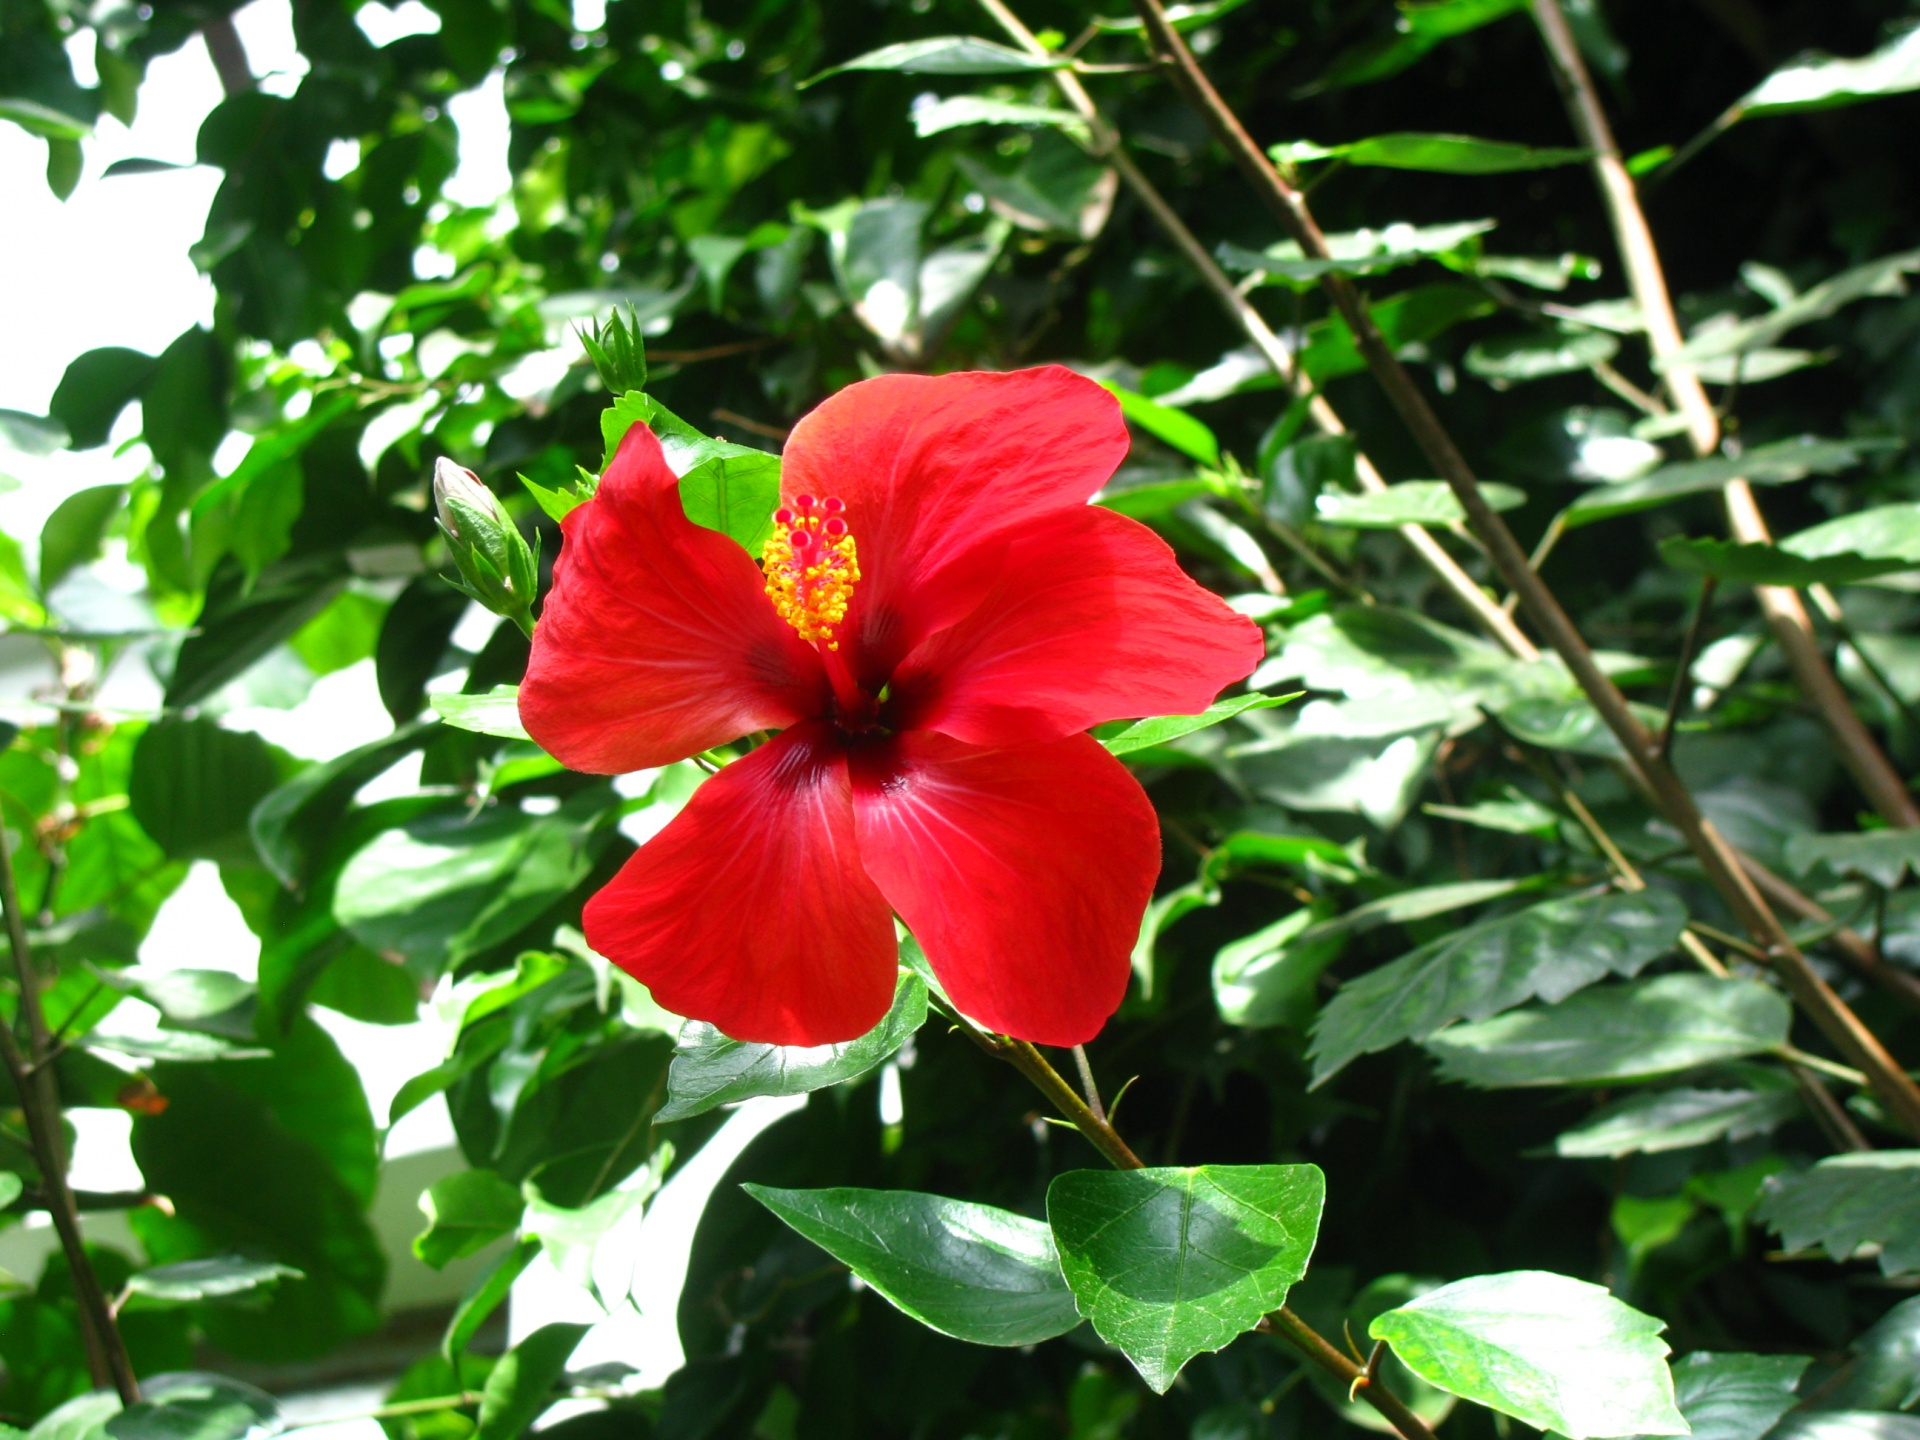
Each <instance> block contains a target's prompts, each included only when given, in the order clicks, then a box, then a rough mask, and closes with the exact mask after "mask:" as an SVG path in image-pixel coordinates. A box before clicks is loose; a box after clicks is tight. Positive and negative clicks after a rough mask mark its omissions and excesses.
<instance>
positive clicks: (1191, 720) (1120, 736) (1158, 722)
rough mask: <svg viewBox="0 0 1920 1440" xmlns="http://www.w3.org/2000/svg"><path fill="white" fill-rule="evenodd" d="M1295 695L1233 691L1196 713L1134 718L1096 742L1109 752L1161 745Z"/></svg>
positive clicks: (1285, 702)
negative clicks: (1236, 693) (1228, 696)
mask: <svg viewBox="0 0 1920 1440" xmlns="http://www.w3.org/2000/svg"><path fill="white" fill-rule="evenodd" d="M1299 698H1300V695H1299V693H1298V692H1296V693H1295V694H1292V695H1257V694H1256V695H1235V696H1232V697H1230V698H1229V699H1226V700H1216V701H1214V702H1213V704H1211V705H1209V706H1208V707H1207V708H1206V709H1205V710H1202V711H1201V712H1200V713H1199V714H1198V715H1156V716H1154V717H1153V718H1152V719H1151V720H1136V721H1134V722H1133V723H1132V724H1131V725H1128V726H1126V727H1125V728H1124V729H1122V730H1120V731H1118V732H1117V733H1115V734H1112V735H1107V736H1103V737H1102V738H1101V740H1100V743H1101V744H1102V745H1104V746H1106V747H1107V750H1108V752H1109V753H1110V754H1114V755H1129V754H1132V753H1133V752H1134V751H1135V750H1144V749H1146V748H1147V747H1148V746H1149V745H1164V744H1166V743H1167V742H1168V741H1169V740H1177V739H1179V738H1180V737H1181V736H1182V735H1191V734H1193V733H1194V732H1195V731H1198V730H1205V729H1207V728H1209V727H1210V726H1214V725H1218V724H1220V723H1221V722H1222V721H1226V720H1231V719H1233V718H1234V717H1235V716H1237V715H1244V714H1245V713H1246V712H1247V711H1249V710H1269V709H1272V708H1273V707H1274V706H1276V705H1288V704H1291V703H1292V702H1293V701H1295V700H1298V699H1299Z"/></svg>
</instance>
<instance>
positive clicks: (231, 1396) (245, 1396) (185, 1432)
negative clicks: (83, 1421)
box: [104, 1372, 280, 1440]
mask: <svg viewBox="0 0 1920 1440" xmlns="http://www.w3.org/2000/svg"><path fill="white" fill-rule="evenodd" d="M140 1391H141V1396H142V1398H141V1400H140V1403H139V1404H137V1405H129V1406H128V1407H127V1408H126V1409H124V1410H122V1411H121V1412H120V1413H119V1414H118V1415H115V1416H114V1417H113V1418H112V1419H110V1420H108V1421H107V1422H106V1424H105V1426H104V1429H105V1430H106V1433H107V1434H108V1435H109V1436H111V1437H112V1440H243V1437H245V1436H246V1435H248V1434H250V1433H252V1432H254V1431H256V1430H269V1431H270V1430H273V1429H275V1428H277V1427H278V1425H279V1421H280V1402H279V1401H278V1400H275V1399H274V1398H273V1396H271V1395H269V1394H267V1393H266V1392H265V1391H264V1390H257V1389H255V1388H254V1387H253V1386H251V1385H248V1384H246V1383H245V1382H243V1381H240V1380H230V1379H228V1378H227V1377H226V1376H224V1375H204V1374H197V1373H194V1372H182V1373H180V1374H174V1375H154V1376H150V1377H148V1378H147V1379H145V1380H143V1381H142V1382H141V1386H140Z"/></svg>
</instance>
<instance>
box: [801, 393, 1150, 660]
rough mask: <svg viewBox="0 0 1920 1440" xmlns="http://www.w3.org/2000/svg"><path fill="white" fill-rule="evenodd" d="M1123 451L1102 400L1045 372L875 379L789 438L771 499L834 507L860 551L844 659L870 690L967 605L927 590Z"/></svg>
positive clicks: (1066, 497) (834, 401)
mask: <svg viewBox="0 0 1920 1440" xmlns="http://www.w3.org/2000/svg"><path fill="white" fill-rule="evenodd" d="M1126 453H1127V427H1126V422H1125V421H1124V420H1122V419H1121V418H1120V405H1119V402H1118V401H1116V400H1115V399H1114V398H1113V396H1112V395H1110V394H1108V393H1107V392H1106V391H1105V390H1103V389H1101V388H1100V387H1099V386H1098V385H1096V384H1094V383H1093V382H1092V381H1091V380H1088V379H1085V378H1083V377H1082V376H1079V375H1076V374H1074V373H1073V372H1072V371H1071V370H1066V369H1063V368H1061V367H1060V366H1057V365H1049V366H1046V367H1043V368H1041V369H1037V370H1016V371H1012V372H1009V373H1006V374H986V373H961V374H953V375H934V376H928V375H883V376H881V377H879V378H878V379H874V380H863V381H861V382H860V383H858V384H855V385H849V386H848V387H847V388H846V389H844V390H842V391H841V392H840V393H839V394H837V395H834V396H833V397H831V398H830V399H828V400H826V401H824V402H822V403H821V405H820V406H819V407H818V408H817V409H815V410H814V411H813V412H812V413H811V414H809V415H807V416H806V417H805V418H804V419H802V420H801V421H800V423H799V424H798V425H796V426H794V428H793V434H792V436H791V437H790V438H789V439H788V441H787V446H786V453H785V455H784V457H783V460H782V474H781V491H782V493H783V494H784V495H785V496H786V498H787V499H789V500H792V499H793V498H794V497H796V496H799V495H817V496H826V495H837V496H839V497H840V498H841V499H842V500H844V501H846V503H847V512H846V515H847V523H848V525H849V526H850V527H851V529H852V531H853V536H854V540H855V543H856V544H858V546H859V547H860V570H861V574H862V576H863V577H864V578H863V579H862V580H861V583H860V585H859V587H858V589H856V590H855V592H854V597H853V606H852V610H851V612H850V614H849V616H848V620H847V629H848V632H849V639H850V640H851V642H852V643H851V645H850V646H849V652H850V654H852V655H856V656H858V657H859V658H858V660H857V662H856V663H857V668H858V669H859V671H860V673H861V675H862V678H863V679H867V680H870V681H872V682H873V683H874V684H876V685H877V684H878V683H880V682H881V681H884V680H885V678H886V676H887V673H888V672H889V671H890V670H891V669H892V667H893V665H894V664H895V663H897V662H898V660H899V658H900V657H901V656H902V655H904V654H905V653H906V652H907V651H908V650H910V649H911V648H912V647H913V645H914V644H915V643H917V642H918V641H919V640H920V639H921V638H922V637H924V636H926V635H928V634H931V633H932V632H933V631H934V630H936V629H938V628H939V627H940V626H942V625H945V624H950V623H952V621H953V620H955V619H957V618H958V617H959V616H960V615H963V614H965V613H966V611H967V610H968V609H970V608H972V606H973V605H974V604H975V603H977V601H978V592H972V593H962V592H961V591H959V590H957V589H956V588H955V587H953V586H949V585H941V584H938V583H933V582H934V581H935V578H936V577H935V575H934V572H935V571H937V570H939V569H940V568H941V567H942V566H943V565H945V564H947V563H948V562H950V561H952V560H954V559H956V558H958V557H960V556H962V555H964V554H965V552H966V551H967V550H968V549H969V548H970V547H972V546H973V545H975V544H976V543H978V542H979V541H981V540H984V539H987V538H988V537H991V536H993V535H995V534H997V533H999V532H1000V531H1003V530H1005V529H1007V528H1008V527H1010V526H1015V525H1020V524H1024V523H1026V522H1028V521H1031V520H1033V519H1035V518H1036V517H1038V516H1042V515H1046V514H1050V513H1052V512H1055V511H1058V510H1062V509H1065V508H1068V507H1072V506H1078V505H1081V504H1083V503H1084V502H1085V501H1086V500H1087V499H1088V498H1089V497H1090V496H1092V494H1093V493H1094V491H1096V490H1098V489H1099V488H1100V487H1101V485H1103V484H1105V483H1106V481H1107V479H1108V477H1109V476H1111V475H1112V474H1113V471H1114V468H1115V467H1116V466H1117V465H1119V463H1120V461H1121V460H1122V459H1123V458H1125V456H1126Z"/></svg>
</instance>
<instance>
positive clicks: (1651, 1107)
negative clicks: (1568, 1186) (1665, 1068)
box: [1553, 1079, 1801, 1158]
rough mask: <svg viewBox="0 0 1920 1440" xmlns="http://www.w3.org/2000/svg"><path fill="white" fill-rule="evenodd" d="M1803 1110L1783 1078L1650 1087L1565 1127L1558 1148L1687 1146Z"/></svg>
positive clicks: (1576, 1151)
mask: <svg viewBox="0 0 1920 1440" xmlns="http://www.w3.org/2000/svg"><path fill="white" fill-rule="evenodd" d="M1800 1113H1801V1102H1800V1097H1799V1096H1798V1095H1796V1094H1795V1093H1794V1091H1793V1088H1792V1086H1791V1085H1789V1084H1787V1083H1785V1081H1784V1079H1783V1080H1782V1083H1780V1084H1779V1085H1777V1086H1768V1087H1766V1088H1764V1089H1741V1090H1708V1089H1693V1088H1689V1087H1681V1088H1679V1089H1674V1090H1650V1091H1645V1092H1642V1093H1640V1094H1635V1095H1630V1096H1628V1097H1627V1098H1626V1099H1624V1100H1616V1101H1615V1102H1614V1103H1613V1104H1611V1105H1608V1106H1606V1107H1605V1108H1604V1109H1602V1110H1599V1111H1597V1112H1596V1113H1595V1114H1594V1116H1593V1118H1592V1119H1591V1120H1589V1121H1587V1123H1586V1124H1584V1125H1581V1126H1579V1127H1578V1128H1576V1129H1573V1130H1568V1131H1566V1132H1564V1133H1563V1134H1562V1135H1561V1136H1560V1137H1559V1138H1558V1139H1557V1140H1555V1141H1554V1142H1553V1148H1554V1152H1555V1153H1556V1154H1559V1155H1565V1156H1570V1157H1581V1158H1598V1157H1601V1156H1607V1157H1612V1156H1619V1155H1633V1154H1642V1153H1646V1154H1655V1153H1659V1152H1661V1151H1665V1150H1686V1149H1689V1148H1691V1147H1692V1146H1695V1145H1705V1144H1707V1143H1709V1142H1710V1141H1714V1140H1721V1139H1726V1140H1745V1139H1748V1138H1749V1137H1751V1136H1754V1135H1765V1134H1768V1133H1770V1132H1771V1131H1773V1130H1774V1129H1776V1128H1777V1127H1779V1126H1780V1125H1783V1124H1785V1123H1786V1122H1787V1121H1788V1120H1791V1119H1793V1118H1794V1117H1795V1116H1796V1115H1798V1114H1800Z"/></svg>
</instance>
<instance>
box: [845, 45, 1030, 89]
mask: <svg viewBox="0 0 1920 1440" xmlns="http://www.w3.org/2000/svg"><path fill="white" fill-rule="evenodd" d="M1061 63H1062V62H1061V61H1058V60H1055V59H1052V58H1051V57H1049V56H1044V55H1029V54H1028V53H1027V52H1026V51H1024V50H1015V49H1012V48H1010V47H1009V46H1006V45H1001V44H998V43H996V42H995V41H992V40H976V39H974V38H973V37H972V36H971V35H934V36H930V37H929V38H927V39H925V40H906V41H902V42H901V43H900V44H898V45H883V46H881V47H880V48H879V49H878V50H869V51H868V52H867V53H866V54H864V55H861V56H858V57H856V58H855V59H852V60H848V61H845V62H843V63H842V64H839V65H836V66H834V67H833V68H832V69H830V70H823V71H821V72H820V73H819V74H818V75H816V76H814V77H813V80H812V81H809V82H808V83H809V84H813V83H816V82H818V81H821V80H824V79H826V78H827V76H829V75H839V74H841V73H843V72H845V71H849V70H892V71H895V72H897V73H899V74H902V75H1010V74H1018V73H1020V72H1022V71H1029V70H1052V69H1054V68H1056V67H1057V66H1059V65H1060V64H1061Z"/></svg>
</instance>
